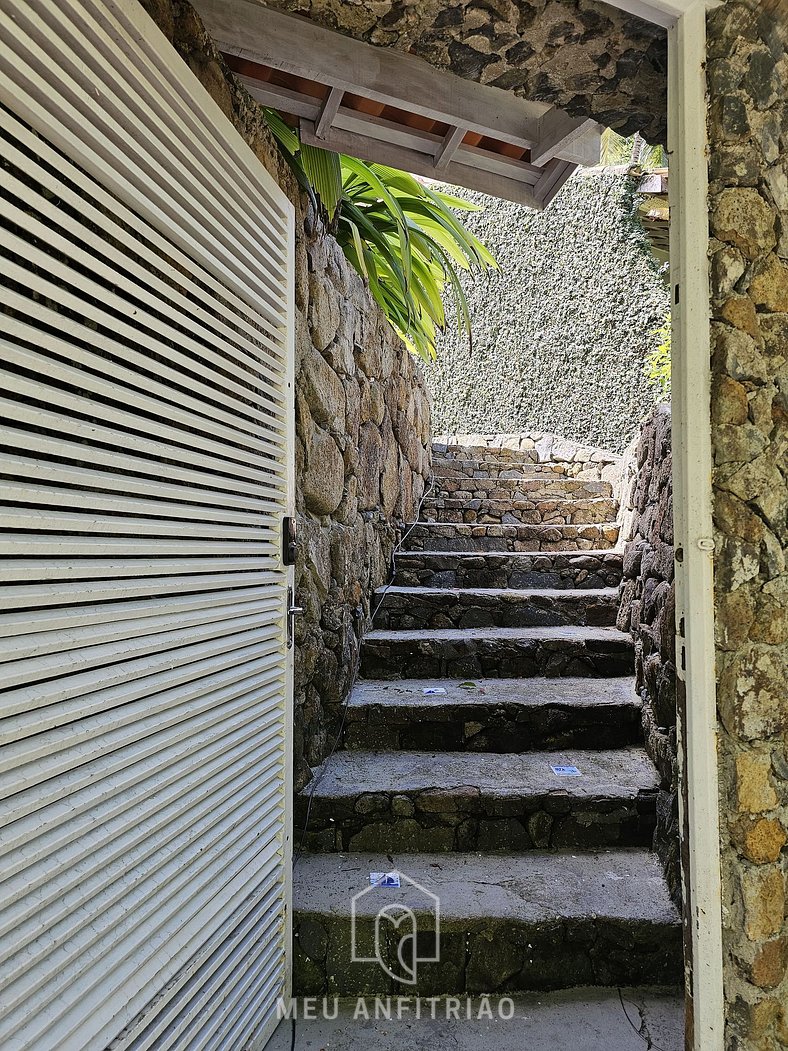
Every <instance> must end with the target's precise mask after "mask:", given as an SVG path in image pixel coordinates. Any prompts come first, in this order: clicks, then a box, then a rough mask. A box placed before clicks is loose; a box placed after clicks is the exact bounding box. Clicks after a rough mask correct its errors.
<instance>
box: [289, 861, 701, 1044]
mask: <svg viewBox="0 0 788 1051" xmlns="http://www.w3.org/2000/svg"><path fill="white" fill-rule="evenodd" d="M392 870H396V871H398V872H400V873H401V874H402V875H401V884H402V886H401V888H399V889H395V888H386V889H383V888H379V887H373V888H370V881H369V875H370V872H373V871H375V872H380V871H392ZM559 888H560V890H559ZM436 901H438V902H439V903H440V916H439V924H440V931H439V935H440V937H439V939H438V938H437V937H436V933H437V932H436V926H437V924H436V904H435V903H436ZM397 904H400V905H402V906H404V907H406V908H408V909H410V910H412V911H413V913H414V915H415V921H416V924H417V927H418V932H419V933H418V935H417V940H416V947H417V957H418V962H417V967H416V982H415V984H409V985H403V984H402V983H401V982H400V981H398V980H397V979H396V978H392V977H391V972H393V973H394V974H395V975H400V976H401V975H402V969H401V966H400V965H399V964H398V950H401V957H400V958H404V959H405V960H406V961H407V959H408V958H407V957H405V955H404V949H405V947H406V946H407V944H408V943H407V942H405V944H404V945H401V940H402V938H404V937H406V936H407V934H408V933H411V931H410V929H409V930H408V931H404V930H401V931H399V936H397V930H396V928H394V927H393V926H392V925H391V924H386V923H385V921H382V922H381V921H380V920H378V915H379V912H380V910H381V909H382V908H384V907H386V906H396V905H397ZM293 911H294V916H293V925H294V932H295V943H294V944H295V949H294V957H295V958H294V985H295V990H294V991H295V993H296V994H297V995H299V996H310V995H311V996H326V995H328V996H334V995H336V996H341V995H350V996H358V995H383V996H385V995H388V994H391V995H392V996H397V995H406V996H416V995H419V996H436V995H439V994H442V993H450V994H455V995H457V994H465V993H495V992H500V993H503V992H514V991H518V990H536V989H559V988H567V987H571V986H576V985H596V986H622V985H632V984H633V983H643V984H648V985H678V984H679V983H680V982H681V979H682V953H681V924H680V919H679V916H678V913H677V911H676V908H675V906H674V905H673V903H672V902H671V900H670V897H669V895H668V891H667V887H666V885H665V880H664V877H663V876H662V871H661V869H660V867H659V863H658V861H657V859H656V858H655V857H654V856H653V855H652V854H650V853H649V852H647V851H645V850H613V851H593V852H590V851H589V852H583V853H579V854H573V853H570V852H559V853H544V852H541V851H532V852H530V853H525V854H510V855H503V856H501V855H498V856H490V857H476V856H474V855H472V854H434V853H433V854H402V855H399V854H396V855H394V856H392V857H386V856H385V855H380V854H349V855H346V856H344V857H340V856H338V855H336V854H315V855H307V856H305V857H303V858H302V859H301V861H300V862H299V864H298V865H297V866H296V869H295V875H294V901H293ZM351 917H353V920H351ZM381 926H382V929H383V932H384V933H385V936H384V937H382V938H380V939H379V942H378V948H379V950H380V954H381V956H382V958H383V963H385V964H386V966H387V968H388V972H389V973H387V971H386V970H384V967H383V966H381V964H380V963H379V962H378V961H377V959H376V958H375V957H376V953H375V951H374V947H375V933H376V930H377V931H378V932H379V931H380V930H381ZM353 927H354V928H355V930H354V931H353V930H352V928H353ZM353 935H355V937H354V943H355V949H356V952H355V956H354V955H353V953H352V949H353V947H354V946H353V945H352V944H351V939H352V938H353ZM365 958H366V959H365ZM411 959H412V957H411ZM429 959H432V960H434V961H435V962H426V961H428V960H429ZM354 960H355V961H356V962H353V961H354ZM556 1041H557V1042H556V1043H555V1045H553V1044H552V1043H551V1045H550V1046H560V1045H561V1044H562V1043H563V1041H562V1040H561V1039H560V1038H558V1037H557V1038H556ZM482 1045H484V1046H492V1045H490V1044H489V1040H488V1042H487V1043H486V1044H484V1042H483V1041H482V1042H480V1045H479V1046H482ZM316 1046H321V1045H319V1044H318V1045H316ZM337 1046H339V1045H337ZM343 1046H344V1045H343ZM375 1046H378V1047H382V1046H383V1045H382V1044H380V1043H378V1044H375ZM385 1046H386V1047H388V1046H389V1045H388V1044H386V1045H385ZM410 1046H414V1045H410ZM424 1046H430V1047H432V1046H436V1045H434V1043H433V1042H432V1041H430V1043H429V1044H426V1045H424ZM441 1046H442V1045H441ZM496 1046H497V1045H496ZM507 1046H508V1045H507ZM514 1046H517V1047H523V1046H524V1045H523V1044H512V1047H514ZM540 1046H541V1045H540ZM583 1046H584V1047H585V1046H586V1045H583ZM594 1046H596V1045H594ZM599 1046H600V1047H601V1046H603V1045H602V1044H600V1045H599ZM604 1046H606V1047H610V1048H612V1047H613V1045H612V1044H609V1043H608V1044H606V1045H604ZM615 1046H616V1048H617V1047H618V1045H615ZM419 1047H421V1044H419Z"/></svg>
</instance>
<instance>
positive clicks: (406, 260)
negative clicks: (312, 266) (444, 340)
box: [266, 110, 498, 360]
mask: <svg viewBox="0 0 788 1051" xmlns="http://www.w3.org/2000/svg"><path fill="white" fill-rule="evenodd" d="M266 118H267V120H268V124H269V127H270V128H271V130H272V132H273V134H274V136H275V138H276V139H277V142H278V143H279V145H280V147H281V148H282V150H283V152H284V155H285V158H286V159H287V161H288V163H289V164H290V166H291V168H292V169H293V171H294V172H295V175H296V178H297V179H298V181H299V183H300V184H301V186H302V187H303V188H304V190H305V191H306V192H307V193H309V194H310V196H311V197H312V198H313V200H314V201H315V204H317V200H316V198H317V197H319V198H320V202H321V203H322V205H323V207H324V208H325V210H326V212H327V214H328V218H329V222H330V223H331V226H332V228H333V230H334V232H335V234H336V237H337V240H338V241H339V244H340V245H341V246H342V250H343V251H344V253H345V255H346V256H347V258H348V260H349V261H350V263H351V264H352V265H353V267H354V268H355V269H356V270H357V271H358V273H359V274H361V276H362V277H363V278H365V280H366V281H367V282H368V284H369V289H370V292H371V293H372V296H373V298H374V299H375V301H376V302H377V304H378V306H379V307H380V308H381V310H382V311H383V313H384V314H385V316H386V318H387V319H388V321H389V323H390V324H391V326H392V328H393V329H394V330H395V332H396V333H397V334H398V335H399V336H400V338H401V339H402V340H403V341H404V342H405V344H406V345H407V346H408V348H409V349H410V350H411V351H413V352H414V353H415V354H418V355H419V356H420V357H422V358H425V359H427V360H429V359H432V358H434V357H435V342H436V339H437V336H438V333H439V332H440V331H442V330H443V329H445V327H446V311H445V306H444V294H445V293H447V292H448V298H449V299H450V300H451V302H452V304H453V307H454V312H455V315H456V317H457V322H458V325H459V326H460V329H461V330H464V331H466V332H467V333H468V334H470V313H469V310H468V301H467V299H466V297H465V293H464V291H463V288H462V284H461V282H460V279H459V274H458V271H459V270H462V271H466V272H473V271H475V272H481V271H484V270H489V269H497V266H498V264H497V263H496V261H495V259H494V258H493V257H492V255H491V254H490V252H488V251H487V249H486V248H485V247H484V245H483V244H482V243H481V241H479V240H478V239H477V238H476V237H474V235H473V234H472V233H470V231H468V230H466V228H465V227H464V226H463V224H462V223H461V222H460V220H459V219H458V218H457V216H456V215H455V214H454V213H455V212H456V211H468V212H470V211H478V210H479V208H478V205H474V204H470V203H469V202H467V201H463V200H461V199H460V198H459V197H453V196H452V195H450V194H447V193H444V192H442V191H439V190H433V189H431V188H430V187H429V186H426V185H424V184H423V183H421V182H419V181H418V180H417V179H415V178H414V177H413V176H412V175H408V174H407V173H406V172H402V171H397V170H396V169H394V168H389V167H387V166H386V165H384V164H368V163H366V162H365V161H360V160H357V159H356V158H355V157H347V156H345V155H344V154H336V153H330V152H328V151H327V150H321V149H317V148H316V147H314V146H310V145H308V144H306V143H302V142H301V141H300V139H299V137H298V133H297V132H296V131H294V129H293V128H291V127H290V126H289V125H287V124H286V123H285V122H284V121H283V120H282V118H281V117H280V116H279V114H277V113H275V112H274V111H272V110H266Z"/></svg>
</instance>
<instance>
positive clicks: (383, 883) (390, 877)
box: [369, 872, 400, 887]
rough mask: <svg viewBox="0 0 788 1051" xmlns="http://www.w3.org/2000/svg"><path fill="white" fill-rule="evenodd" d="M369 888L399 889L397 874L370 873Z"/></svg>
mask: <svg viewBox="0 0 788 1051" xmlns="http://www.w3.org/2000/svg"><path fill="white" fill-rule="evenodd" d="M369 885H370V887H399V885H400V882H399V872H370V874H369Z"/></svg>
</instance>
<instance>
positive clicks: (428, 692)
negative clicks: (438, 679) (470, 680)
mask: <svg viewBox="0 0 788 1051" xmlns="http://www.w3.org/2000/svg"><path fill="white" fill-rule="evenodd" d="M421 692H422V693H423V694H424V695H425V696H427V697H429V696H432V695H433V694H436V693H446V690H445V689H444V688H443V687H442V686H425V687H424V689H423V690H422V691H421Z"/></svg>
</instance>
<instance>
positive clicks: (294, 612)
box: [287, 587, 306, 649]
mask: <svg viewBox="0 0 788 1051" xmlns="http://www.w3.org/2000/svg"><path fill="white" fill-rule="evenodd" d="M304 612H306V611H305V610H304V607H303V606H295V605H293V589H292V588H291V587H288V589H287V648H288V649H291V648H292V646H293V624H294V621H295V618H296V617H299V616H300V615H301V614H302V613H304Z"/></svg>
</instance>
